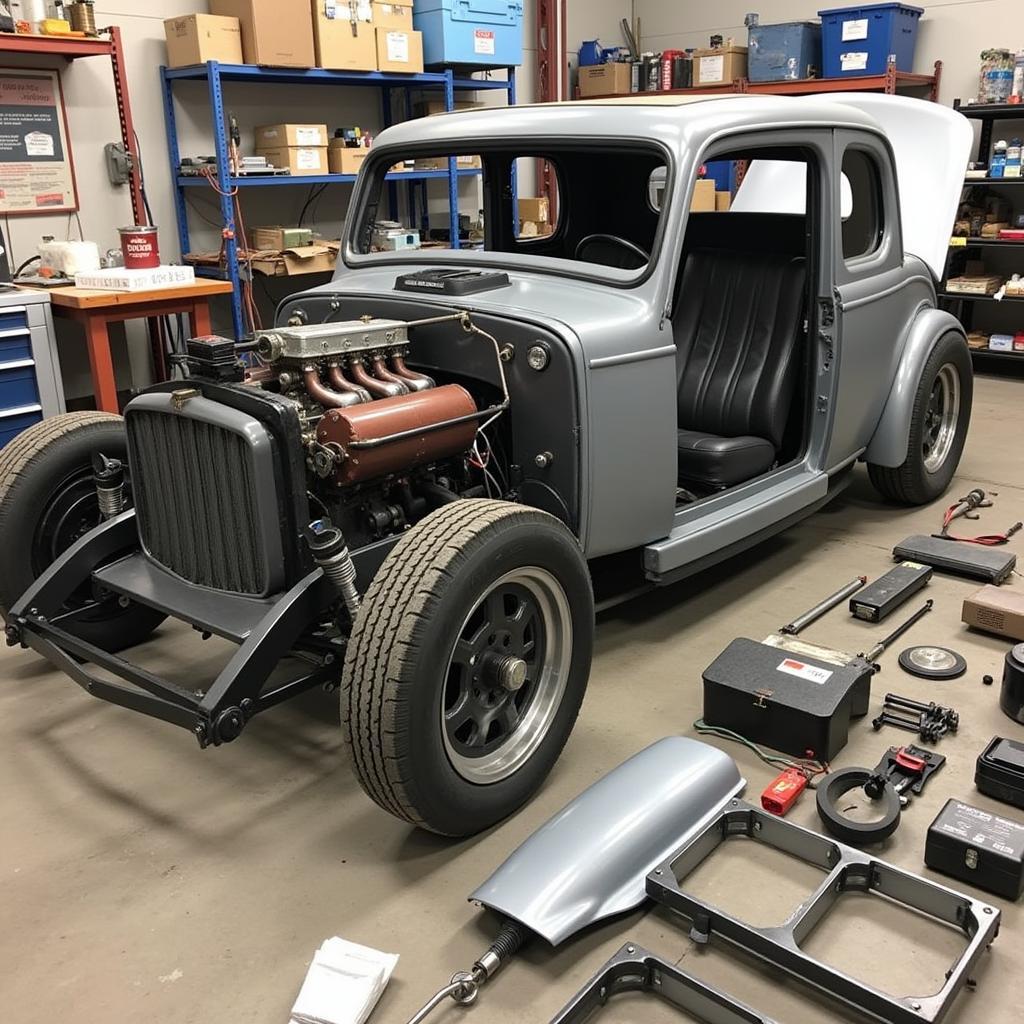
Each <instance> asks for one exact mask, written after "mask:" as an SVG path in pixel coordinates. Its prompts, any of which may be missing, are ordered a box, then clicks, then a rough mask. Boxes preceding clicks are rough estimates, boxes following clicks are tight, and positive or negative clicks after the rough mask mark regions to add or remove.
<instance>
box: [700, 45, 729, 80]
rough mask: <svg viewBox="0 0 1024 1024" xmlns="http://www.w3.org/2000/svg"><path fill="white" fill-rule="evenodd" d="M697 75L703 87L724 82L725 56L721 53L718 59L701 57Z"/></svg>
mask: <svg viewBox="0 0 1024 1024" xmlns="http://www.w3.org/2000/svg"><path fill="white" fill-rule="evenodd" d="M697 75H698V80H699V81H700V84H701V85H708V84H713V83H714V82H721V81H724V79H725V54H721V53H720V54H718V56H717V57H701V58H700V68H699V70H698V72H697Z"/></svg>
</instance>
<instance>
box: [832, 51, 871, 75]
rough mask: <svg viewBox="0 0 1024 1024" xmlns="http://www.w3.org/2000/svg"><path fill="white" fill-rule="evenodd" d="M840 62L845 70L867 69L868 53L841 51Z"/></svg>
mask: <svg viewBox="0 0 1024 1024" xmlns="http://www.w3.org/2000/svg"><path fill="white" fill-rule="evenodd" d="M839 63H840V66H841V67H842V69H843V71H866V70H867V66H868V55H867V54H866V53H841V54H840V55H839Z"/></svg>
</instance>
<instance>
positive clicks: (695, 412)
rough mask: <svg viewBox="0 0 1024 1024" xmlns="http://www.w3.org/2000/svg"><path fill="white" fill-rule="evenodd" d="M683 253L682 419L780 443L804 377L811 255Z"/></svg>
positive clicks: (677, 319) (677, 318)
mask: <svg viewBox="0 0 1024 1024" xmlns="http://www.w3.org/2000/svg"><path fill="white" fill-rule="evenodd" d="M720 216H728V214H724V215H720ZM685 259H686V262H685V265H684V267H683V273H682V275H681V283H680V287H679V293H678V299H677V302H676V307H675V315H674V317H673V333H674V336H675V343H676V352H677V355H676V385H677V386H676V395H677V403H676V404H677V412H678V425H679V427H680V428H681V429H683V430H699V431H704V432H706V433H709V434H717V435H718V436H720V437H739V436H743V435H752V436H754V437H763V438H766V439H767V440H769V441H771V442H772V443H773V444H774V445H775V447H776V448H779V447H780V445H781V444H782V438H783V434H784V432H785V429H786V421H787V419H788V416H789V411H790V406H791V403H792V399H793V391H794V388H795V387H796V381H797V377H798V376H799V367H800V359H799V344H798V343H799V339H800V336H801V334H802V333H803V319H804V307H805V290H806V285H807V260H806V259H804V258H803V257H797V256H792V255H789V254H779V253H771V252H750V251H737V250H730V249H718V248H700V249H694V250H691V251H690V252H689V253H688V255H687V256H686V258H685Z"/></svg>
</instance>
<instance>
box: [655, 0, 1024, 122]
mask: <svg viewBox="0 0 1024 1024" xmlns="http://www.w3.org/2000/svg"><path fill="white" fill-rule="evenodd" d="M910 2H911V3H912V4H913V5H914V6H916V7H923V8H924V9H925V13H924V14H923V15H922V17H921V23H920V28H919V30H918V37H917V54H916V61H915V67H914V70H915V71H918V72H926V71H929V70H930V69H931V67H932V64H933V63H934V62H935V61H936V60H941V61H942V62H943V73H942V88H941V95H940V99H941V101H942V102H943V103H947V104H949V103H952V102H953V99H954V97H957V96H959V97H963V98H964V99H966V98H968V97H971V96H974V95H975V93H976V92H977V82H978V54H979V53H980V52H981V51H982V50H983V49H985V48H986V47H992V46H1005V47H1007V48H1010V49H1012V48H1014V47H1024V4H1022V3H1021V0H910ZM635 6H636V14H637V17H639V18H640V19H641V22H642V24H641V33H642V37H641V38H642V42H641V46H642V48H643V49H645V50H664V49H675V48H685V47H690V46H707V44H708V37H709V36H710V35H712V34H715V33H720V34H722V35H724V36H732V37H734V38H735V40H736V42H737V43H739V44H741V45H745V43H746V38H747V30H746V29H745V28H744V27H743V17H744V15H745V14H746V13H747V12H748V11H757V12H758V13H759V14H760V16H761V21H762V22H764V23H766V24H767V23H772V22H784V21H807V20H811V19H814V18H816V17H817V12H818V11H819V10H827V9H829V8H832V7H842V6H854V5H853V3H850V4H848V5H846V4H843V3H841V2H840V3H824V4H819V3H808V2H807V0H764V2H762V3H760V4H758V3H756V2H755V3H751V2H750V0H718V2H717V3H715V4H714V5H710V4H705V3H700V2H698V0H635Z"/></svg>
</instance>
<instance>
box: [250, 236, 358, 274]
mask: <svg viewBox="0 0 1024 1024" xmlns="http://www.w3.org/2000/svg"><path fill="white" fill-rule="evenodd" d="M340 249H341V243H340V242H320V243H318V244H316V245H301V246H295V247H294V248H291V249H285V250H283V251H282V252H257V253H254V254H253V258H252V268H253V270H255V271H257V272H258V273H260V274H266V275H267V277H295V276H297V275H299V274H331V273H333V272H334V267H335V264H336V263H337V262H338V252H339V251H340Z"/></svg>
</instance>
